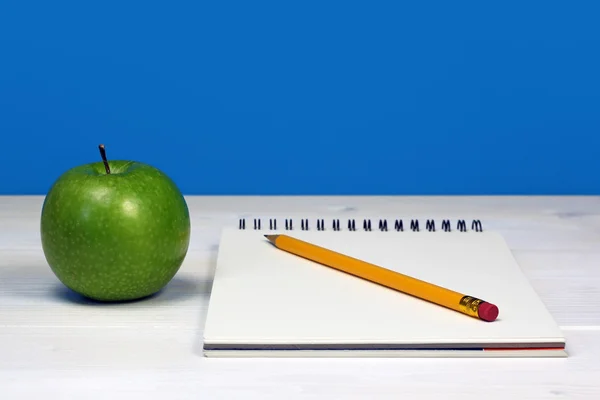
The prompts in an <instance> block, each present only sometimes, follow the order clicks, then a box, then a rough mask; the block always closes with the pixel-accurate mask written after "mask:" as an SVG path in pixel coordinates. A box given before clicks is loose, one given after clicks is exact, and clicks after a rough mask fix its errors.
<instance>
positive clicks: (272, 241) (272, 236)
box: [265, 235, 279, 244]
mask: <svg viewBox="0 0 600 400" xmlns="http://www.w3.org/2000/svg"><path fill="white" fill-rule="evenodd" d="M277 236H279V235H265V237H266V238H267V239H269V242H271V243H273V244H275V240H276V239H277Z"/></svg>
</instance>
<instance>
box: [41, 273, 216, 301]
mask: <svg viewBox="0 0 600 400" xmlns="http://www.w3.org/2000/svg"><path fill="white" fill-rule="evenodd" d="M211 289H212V280H207V279H202V278H192V277H189V276H175V277H174V278H173V279H172V280H171V282H169V283H168V284H167V285H166V286H165V287H164V288H163V289H162V290H160V291H159V292H157V293H155V294H153V295H150V296H146V297H143V298H140V299H135V300H126V301H112V302H108V301H98V300H94V299H90V298H88V297H85V296H82V295H80V294H79V293H77V292H74V291H73V290H71V289H69V288H68V287H66V286H65V285H63V284H61V283H58V284H57V285H56V286H55V288H54V290H53V292H52V296H53V297H54V298H56V299H58V300H60V301H64V302H68V303H74V304H81V305H94V306H116V305H122V304H134V303H157V304H158V303H170V302H177V301H185V300H189V299H191V298H197V297H209V296H210V291H211Z"/></svg>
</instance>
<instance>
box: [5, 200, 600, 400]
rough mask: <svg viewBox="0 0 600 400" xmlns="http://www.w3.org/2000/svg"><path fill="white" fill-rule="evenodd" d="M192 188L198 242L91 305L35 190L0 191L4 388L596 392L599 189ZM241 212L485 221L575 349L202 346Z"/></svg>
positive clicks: (210, 395) (167, 392)
mask: <svg viewBox="0 0 600 400" xmlns="http://www.w3.org/2000/svg"><path fill="white" fill-rule="evenodd" d="M187 199H188V204H189V207H190V211H191V215H192V218H193V221H192V230H193V232H192V242H191V247H190V251H189V253H188V257H187V258H186V260H185V263H184V265H183V266H182V268H181V270H180V272H179V273H178V274H177V276H176V277H175V278H174V280H173V281H172V282H171V283H170V284H169V285H168V287H167V288H166V289H165V290H164V291H163V292H162V293H161V294H159V295H158V296H156V297H153V298H151V299H148V300H146V301H141V302H136V303H130V304H122V305H98V304H90V303H87V302H86V301H85V300H83V299H82V298H80V297H78V296H76V295H73V294H71V293H70V292H68V291H67V290H66V289H65V288H64V287H63V286H62V285H61V284H60V283H59V282H58V280H57V279H56V278H55V277H54V275H53V274H52V272H51V271H50V269H49V267H48V266H47V264H46V262H45V259H44V255H43V253H42V250H41V246H40V238H39V216H40V209H41V204H42V201H43V197H0V399H3V400H12V399H25V398H27V399H29V398H45V399H46V398H49V399H59V398H60V399H76V398H82V399H90V400H91V399H103V400H105V399H111V400H113V399H121V398H122V399H128V400H133V399H144V400H148V399H170V400H174V399H261V400H262V399H280V400H281V399H286V400H289V399H292V398H303V399H306V398H309V399H328V400H330V399H355V398H356V399H399V398H402V396H408V397H406V398H410V399H415V398H427V399H436V400H437V399H454V398H456V399H461V400H464V399H467V398H472V399H482V398H485V399H486V400H489V399H503V400H505V399H509V398H510V399H529V400H531V399H562V398H565V399H579V398H582V399H583V398H585V399H600V198H598V197H188V198H187ZM244 215H249V216H252V215H263V216H270V215H273V216H290V217H292V216H298V217H302V216H307V217H310V216H324V217H329V216H337V217H338V218H346V217H354V218H362V217H365V216H366V217H372V218H378V217H379V216H392V217H395V216H400V217H404V218H412V217H422V218H457V217H461V218H465V219H467V218H478V219H481V220H482V222H483V224H484V228H486V229H497V230H499V231H500V232H502V233H503V234H504V235H505V238H506V240H507V242H508V243H509V245H510V246H511V248H512V249H513V251H514V254H515V256H516V258H517V260H518V261H519V263H520V265H521V266H522V268H523V270H524V272H525V273H526V274H527V276H528V277H529V278H530V279H531V282H532V284H533V285H534V287H535V289H536V290H537V291H538V293H539V295H540V296H541V297H542V299H543V300H544V301H545V303H546V305H547V306H548V308H549V309H550V311H551V312H552V314H553V315H554V317H555V318H556V320H557V322H558V323H559V325H560V326H561V327H562V328H563V329H564V332H565V334H566V336H567V341H568V342H567V350H568V352H569V357H568V358H566V359H481V360H474V359H308V360H307V359H243V360H238V359H208V358H204V357H203V356H202V353H201V347H202V327H203V323H204V317H205V314H206V310H207V305H208V299H209V296H210V290H211V279H212V275H213V271H214V267H215V259H216V254H217V250H218V238H219V230H220V229H221V228H222V227H223V226H225V225H230V226H237V220H238V217H240V216H244ZM465 396H468V397H465Z"/></svg>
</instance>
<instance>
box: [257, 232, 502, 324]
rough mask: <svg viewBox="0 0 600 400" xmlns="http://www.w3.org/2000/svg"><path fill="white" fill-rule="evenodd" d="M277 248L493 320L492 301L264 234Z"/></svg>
mask: <svg viewBox="0 0 600 400" xmlns="http://www.w3.org/2000/svg"><path fill="white" fill-rule="evenodd" d="M265 237H266V238H267V239H268V240H269V241H270V242H271V243H273V245H274V246H275V247H277V248H278V249H281V250H284V251H287V252H289V253H292V254H295V255H297V256H300V257H303V258H306V259H308V260H311V261H315V262H317V263H319V264H323V265H326V266H329V267H331V268H335V269H337V270H339V271H343V272H346V273H348V274H351V275H354V276H357V277H359V278H362V279H366V280H368V281H371V282H374V283H377V284H379V285H382V286H386V287H388V288H391V289H395V290H398V291H400V292H402V293H406V294H409V295H411V296H415V297H418V298H420V299H423V300H426V301H429V302H431V303H434V304H437V305H440V306H443V307H446V308H449V309H451V310H454V311H458V312H460V313H463V314H466V315H468V316H471V317H474V318H478V319H481V320H483V321H488V322H491V321H494V320H495V319H496V318H497V317H498V312H499V311H498V307H496V306H495V305H494V304H491V303H489V302H486V301H484V300H481V299H478V298H476V297H473V296H468V295H465V294H462V293H458V292H455V291H453V290H450V289H446V288H443V287H441V286H437V285H434V284H432V283H429V282H425V281H422V280H419V279H416V278H413V277H410V276H407V275H404V274H401V273H398V272H396V271H392V270H389V269H386V268H383V267H380V266H377V265H374V264H370V263H368V262H365V261H361V260H358V259H356V258H353V257H350V256H347V255H344V254H340V253H337V252H335V251H332V250H329V249H326V248H323V247H319V246H317V245H314V244H311V243H307V242H304V241H302V240H299V239H296V238H293V237H291V236H287V235H265Z"/></svg>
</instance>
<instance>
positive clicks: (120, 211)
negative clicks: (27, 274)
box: [40, 160, 191, 301]
mask: <svg viewBox="0 0 600 400" xmlns="http://www.w3.org/2000/svg"><path fill="white" fill-rule="evenodd" d="M106 162H108V165H109V166H110V173H107V169H106V164H105V163H106ZM190 231H191V224H190V216H189V211H188V207H187V204H186V201H185V199H184V197H183V195H182V194H181V192H180V191H179V189H178V188H177V186H176V185H175V183H174V182H173V181H172V180H171V179H170V178H169V177H168V176H167V175H166V174H164V173H163V172H162V171H160V170H159V169H157V168H154V167H152V166H150V165H148V164H144V163H140V162H135V161H125V160H116V161H105V162H96V163H91V164H86V165H81V166H77V167H74V168H72V169H70V170H68V171H66V172H65V173H64V174H62V175H61V176H60V177H59V178H58V179H57V180H56V182H55V183H54V184H53V185H52V187H51V188H50V190H49V192H48V193H47V195H46V198H45V199H44V203H43V207H42V212H41V222H40V232H41V242H42V248H43V251H44V255H45V257H46V260H47V262H48V264H49V266H50V268H51V269H52V271H53V272H54V274H55V275H56V277H57V278H58V279H59V280H60V281H61V282H62V283H63V284H64V285H65V286H67V287H68V288H70V289H71V290H73V291H75V292H77V293H79V294H81V295H83V296H85V297H88V298H91V299H94V300H99V301H125V300H135V299H140V298H143V297H147V296H150V295H152V294H155V293H157V292H158V291H160V290H161V289H162V288H164V287H165V286H166V285H167V284H168V283H169V282H170V281H171V279H172V278H173V277H174V276H175V274H176V273H177V272H178V270H179V268H180V267H181V265H182V263H183V261H184V259H185V257H186V254H187V251H188V247H189V241H190Z"/></svg>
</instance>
